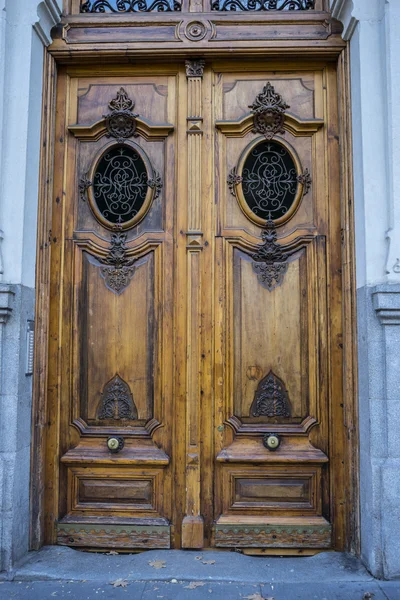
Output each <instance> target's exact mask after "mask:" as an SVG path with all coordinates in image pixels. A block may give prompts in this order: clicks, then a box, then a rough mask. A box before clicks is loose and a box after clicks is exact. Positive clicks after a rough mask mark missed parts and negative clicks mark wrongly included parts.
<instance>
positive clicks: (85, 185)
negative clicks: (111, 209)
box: [79, 173, 93, 202]
mask: <svg viewBox="0 0 400 600" xmlns="http://www.w3.org/2000/svg"><path fill="white" fill-rule="evenodd" d="M91 185H93V182H92V181H91V180H90V179H89V177H88V174H87V173H84V175H82V177H81V178H80V180H79V197H80V199H81V200H82V202H86V192H87V190H88V189H89V188H90V186H91Z"/></svg>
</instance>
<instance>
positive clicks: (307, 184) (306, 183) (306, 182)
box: [297, 169, 312, 196]
mask: <svg viewBox="0 0 400 600" xmlns="http://www.w3.org/2000/svg"><path fill="white" fill-rule="evenodd" d="M297 181H298V182H299V183H301V184H302V186H303V196H305V195H306V194H308V192H309V191H310V188H311V184H312V179H311V175H310V171H309V170H308V169H305V171H304V173H302V174H301V175H298V176H297Z"/></svg>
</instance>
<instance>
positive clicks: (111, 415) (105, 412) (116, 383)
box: [98, 374, 137, 421]
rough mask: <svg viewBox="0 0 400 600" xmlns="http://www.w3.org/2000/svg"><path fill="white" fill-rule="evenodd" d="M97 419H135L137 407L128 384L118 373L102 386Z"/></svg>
mask: <svg viewBox="0 0 400 600" xmlns="http://www.w3.org/2000/svg"><path fill="white" fill-rule="evenodd" d="M98 414H99V419H114V420H116V421H118V420H120V419H137V408H136V406H135V403H134V401H133V397H132V392H131V390H130V387H129V385H128V384H127V383H126V381H124V380H123V379H122V378H121V377H120V376H119V375H118V374H117V375H115V376H114V377H113V378H112V379H111V380H110V381H109V382H108V383H106V385H105V386H104V389H103V392H102V394H101V400H100V404H99V413H98Z"/></svg>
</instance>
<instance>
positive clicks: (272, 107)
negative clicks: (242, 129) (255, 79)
mask: <svg viewBox="0 0 400 600" xmlns="http://www.w3.org/2000/svg"><path fill="white" fill-rule="evenodd" d="M249 108H250V109H251V112H252V113H253V115H254V127H253V132H254V133H261V134H262V135H264V136H265V137H266V138H267V140H270V139H272V138H273V137H274V135H276V134H277V133H282V134H284V133H285V130H284V128H283V124H284V122H285V111H286V109H288V108H290V106H289V105H288V104H286V102H284V101H283V99H282V96H281V95H280V94H277V93H276V92H275V88H274V86H273V85H271V83H270V82H269V81H268V83H267V85H265V86H264V88H263V91H262V92H261V93H260V94H258V96H257V97H256V99H255V101H254V102H253V104H250V105H249Z"/></svg>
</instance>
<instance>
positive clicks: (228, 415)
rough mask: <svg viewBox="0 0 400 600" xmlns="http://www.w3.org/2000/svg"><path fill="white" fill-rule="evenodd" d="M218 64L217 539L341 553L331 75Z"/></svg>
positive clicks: (227, 543)
mask: <svg viewBox="0 0 400 600" xmlns="http://www.w3.org/2000/svg"><path fill="white" fill-rule="evenodd" d="M214 68H215V113H216V119H215V121H216V130H217V131H216V164H217V172H218V173H219V179H218V185H217V188H216V197H217V201H216V224H217V230H216V234H217V237H216V258H215V260H216V278H217V280H218V282H219V286H220V288H219V289H220V292H219V294H218V296H217V301H216V306H215V311H216V315H217V322H218V323H219V327H218V328H217V330H216V337H215V344H216V356H217V357H219V356H220V357H221V358H220V360H219V362H220V364H221V367H220V369H221V370H218V371H217V379H216V387H215V389H216V400H217V402H216V406H217V413H216V425H217V430H218V431H220V432H221V433H220V435H219V436H217V438H216V441H217V444H216V446H217V452H216V455H215V461H216V494H215V499H214V502H215V516H216V521H215V525H214V543H215V544H216V545H217V546H221V547H227V546H231V547H236V546H238V547H244V548H254V547H257V548H274V547H282V548H290V547H293V548H294V547H299V546H301V547H303V548H315V547H321V548H322V547H329V546H330V544H331V541H332V528H331V522H330V507H329V499H328V497H327V496H328V494H327V492H328V490H329V482H330V479H329V477H330V468H331V467H330V463H329V435H328V431H329V422H330V421H329V419H330V417H329V414H330V412H329V411H330V389H329V385H330V384H329V375H328V374H329V350H328V347H329V333H330V334H331V335H335V333H336V332H338V331H339V332H340V326H339V328H337V326H338V325H339V323H335V322H332V316H330V314H329V277H328V265H330V267H331V268H332V256H330V255H329V254H330V248H331V240H332V242H333V243H337V242H338V240H339V233H340V232H339V230H338V220H332V221H331V222H329V219H328V203H329V201H330V202H332V201H335V200H332V195H331V192H330V184H329V181H328V177H327V173H326V157H327V153H328V149H327V146H326V143H325V135H326V133H325V124H326V112H325V109H324V104H323V95H324V91H323V78H324V74H323V73H322V72H321V71H320V70H315V71H314V72H310V71H307V70H305V71H304V72H303V71H299V70H294V71H293V72H286V73H284V72H282V73H278V74H277V73H276V72H274V71H271V70H268V68H267V69H266V70H258V68H257V65H254V64H253V65H252V66H251V68H246V69H245V70H244V71H243V73H241V72H240V67H239V66H237V70H236V71H233V70H232V69H231V68H230V66H229V65H228V64H220V65H219V66H218V65H215V67H214ZM263 105H265V106H267V108H263ZM274 106H275V107H276V106H278V107H280V108H281V110H282V112H284V113H285V117H284V118H282V117H281V116H280V115H281V113H279V110H278V112H277V113H274V110H275V109H274V108H273V107H274ZM271 107H272V112H271V113H268V110H270V109H271ZM249 108H250V109H252V110H253V111H254V112H252V110H250V112H249ZM254 109H255V110H254ZM257 111H259V112H258V113H257ZM257 114H260V115H261V117H260V118H261V124H260V122H259V121H257V118H258V117H257V116H256V115H257ZM271 115H273V118H271ZM274 118H276V121H274V120H273V119H274ZM263 119H265V120H263ZM280 119H281V122H280ZM268 127H271V128H272V132H271V130H270V129H268ZM274 128H275V129H274ZM266 140H267V141H266ZM288 153H289V154H290V156H291V157H292V158H293V160H292V161H291V162H290V161H289V162H290V164H289V166H288V164H285V163H284V160H286V159H285V158H283V159H282V156H283V157H285V156H286V155H287V154H288ZM253 156H254V157H255V158H252V157H253ZM248 157H250V159H249V158H248ZM336 160H337V157H336ZM260 181H261V183H260ZM291 181H293V184H292V183H291ZM268 186H269V187H268ZM289 197H291V198H292V200H291V202H292V204H290V205H287V206H286V205H285V204H284V203H285V202H288V198H289ZM246 198H247V200H248V201H249V202H251V203H252V204H251V205H250V204H246ZM282 203H283V204H282ZM250 206H253V207H254V209H251V207H250ZM260 238H261V239H260ZM339 267H340V265H338V268H339ZM218 425H219V426H218ZM270 436H272V438H271V440H272V441H269V437H270ZM269 443H274V444H275V445H274V446H272V447H271V446H269ZM328 493H329V492H328Z"/></svg>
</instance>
